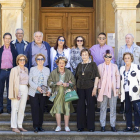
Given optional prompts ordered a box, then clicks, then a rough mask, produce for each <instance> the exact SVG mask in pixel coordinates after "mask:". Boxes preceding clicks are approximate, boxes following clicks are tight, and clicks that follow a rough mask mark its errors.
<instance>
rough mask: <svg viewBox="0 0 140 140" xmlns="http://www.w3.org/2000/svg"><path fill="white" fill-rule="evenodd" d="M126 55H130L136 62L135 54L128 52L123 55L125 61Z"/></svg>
mask: <svg viewBox="0 0 140 140" xmlns="http://www.w3.org/2000/svg"><path fill="white" fill-rule="evenodd" d="M126 55H130V57H131V60H132V62H133V61H134V56H133V54H132V53H130V52H126V53H124V54H123V60H124V57H125V56H126Z"/></svg>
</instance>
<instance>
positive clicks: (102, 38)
mask: <svg viewBox="0 0 140 140" xmlns="http://www.w3.org/2000/svg"><path fill="white" fill-rule="evenodd" d="M98 38H99V40H105V39H106V38H105V37H98Z"/></svg>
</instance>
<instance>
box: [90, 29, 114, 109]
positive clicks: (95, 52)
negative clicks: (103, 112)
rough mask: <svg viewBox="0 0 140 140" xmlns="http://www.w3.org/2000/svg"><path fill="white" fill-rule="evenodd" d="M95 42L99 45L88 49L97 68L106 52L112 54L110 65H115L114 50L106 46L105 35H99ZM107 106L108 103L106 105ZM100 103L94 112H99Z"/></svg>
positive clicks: (102, 61)
mask: <svg viewBox="0 0 140 140" xmlns="http://www.w3.org/2000/svg"><path fill="white" fill-rule="evenodd" d="M97 41H98V43H99V44H96V45H94V46H92V47H91V48H90V51H91V55H92V57H93V61H94V62H95V63H96V65H97V66H98V65H99V64H101V63H104V54H105V53H106V50H110V52H111V54H112V60H111V62H112V63H115V57H114V50H113V48H112V47H111V46H108V45H106V34H105V33H103V32H102V33H99V35H98V38H97ZM108 106H109V103H108ZM99 108H100V103H99V102H98V103H97V109H96V112H100V109H99ZM109 110H110V109H109V108H108V109H107V112H109Z"/></svg>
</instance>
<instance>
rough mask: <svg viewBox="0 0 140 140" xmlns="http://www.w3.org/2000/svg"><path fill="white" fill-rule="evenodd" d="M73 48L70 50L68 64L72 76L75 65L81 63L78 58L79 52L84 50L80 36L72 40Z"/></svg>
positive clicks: (79, 57) (80, 59) (83, 43)
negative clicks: (71, 70)
mask: <svg viewBox="0 0 140 140" xmlns="http://www.w3.org/2000/svg"><path fill="white" fill-rule="evenodd" d="M74 45H75V48H72V49H71V59H70V64H71V67H72V69H73V74H75V71H76V68H77V65H78V64H79V63H81V62H82V58H81V56H80V53H81V51H82V50H83V49H84V48H85V47H84V46H85V39H84V37H82V36H77V37H76V38H75V39H74Z"/></svg>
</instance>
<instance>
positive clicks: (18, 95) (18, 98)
mask: <svg viewBox="0 0 140 140" xmlns="http://www.w3.org/2000/svg"><path fill="white" fill-rule="evenodd" d="M16 63H17V66H16V67H14V68H12V70H11V73H10V80H9V99H11V107H12V112H11V128H12V131H14V132H16V133H19V132H20V131H27V130H25V129H24V128H23V127H22V123H23V119H24V111H25V107H26V102H27V96H28V86H27V85H28V69H27V68H26V67H24V65H25V63H27V58H26V56H25V55H23V54H20V55H18V56H17V58H16Z"/></svg>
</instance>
